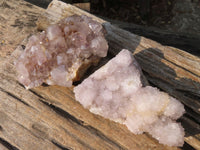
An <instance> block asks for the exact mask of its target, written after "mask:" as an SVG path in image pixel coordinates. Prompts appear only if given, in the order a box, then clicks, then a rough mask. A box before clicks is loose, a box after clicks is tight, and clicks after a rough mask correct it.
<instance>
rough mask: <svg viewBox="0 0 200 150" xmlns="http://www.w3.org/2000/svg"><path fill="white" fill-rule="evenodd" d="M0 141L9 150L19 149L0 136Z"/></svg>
mask: <svg viewBox="0 0 200 150" xmlns="http://www.w3.org/2000/svg"><path fill="white" fill-rule="evenodd" d="M0 143H1V144H2V145H4V146H5V147H6V148H8V149H9V150H19V149H18V148H17V147H15V146H13V145H12V144H10V143H9V142H7V141H6V140H4V139H3V138H1V137H0Z"/></svg>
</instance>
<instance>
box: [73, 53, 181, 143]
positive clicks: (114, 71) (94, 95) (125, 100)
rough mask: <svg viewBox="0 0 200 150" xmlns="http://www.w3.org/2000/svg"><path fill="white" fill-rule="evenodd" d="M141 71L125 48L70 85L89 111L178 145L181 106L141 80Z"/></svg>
mask: <svg viewBox="0 0 200 150" xmlns="http://www.w3.org/2000/svg"><path fill="white" fill-rule="evenodd" d="M140 78H141V70H140V68H139V66H138V64H137V62H136V60H135V59H134V58H133V56H132V54H131V53H130V52H129V51H128V50H122V51H121V52H120V53H119V54H118V55H117V56H116V57H115V58H113V59H112V60H110V61H109V62H108V63H107V64H106V65H104V66H103V67H102V68H100V69H99V70H97V71H96V72H94V73H93V74H92V75H91V76H90V77H89V78H87V79H85V80H84V81H83V82H82V83H81V84H80V85H78V86H77V87H75V88H74V92H75V97H76V100H78V101H79V102H80V103H81V104H82V105H83V106H84V107H85V108H88V109H89V110H90V111H91V112H93V113H95V114H99V115H101V116H103V117H106V118H109V119H111V120H114V121H116V122H119V123H123V124H125V125H126V126H127V127H128V129H129V130H130V131H132V132H133V133H135V134H141V133H143V132H148V133H150V134H151V135H152V136H153V137H154V138H156V139H157V140H158V141H159V142H160V143H163V144H167V145H169V146H182V145H183V143H184V129H183V127H182V126H181V125H180V124H179V123H176V119H178V118H179V117H180V116H182V114H183V113H184V111H185V110H184V107H183V105H182V104H181V103H180V102H179V101H178V100H176V99H175V98H173V97H170V96H169V95H168V94H166V93H164V92H161V91H159V90H158V89H157V88H154V87H151V86H146V87H143V86H142V83H141V79H140Z"/></svg>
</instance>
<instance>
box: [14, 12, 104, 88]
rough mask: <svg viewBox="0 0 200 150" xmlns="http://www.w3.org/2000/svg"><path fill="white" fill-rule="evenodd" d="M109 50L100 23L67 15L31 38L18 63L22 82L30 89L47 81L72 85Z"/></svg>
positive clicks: (17, 67) (87, 18)
mask: <svg viewBox="0 0 200 150" xmlns="http://www.w3.org/2000/svg"><path fill="white" fill-rule="evenodd" d="M107 50H108V44H107V42H106V40H105V38H104V29H103V27H102V25H101V24H100V23H98V22H96V21H94V20H92V19H91V18H89V17H87V16H84V15H82V16H78V15H74V16H71V17H68V18H65V19H63V20H61V21H60V22H59V23H58V24H55V25H51V26H49V27H48V28H47V29H46V31H43V32H41V33H39V34H37V35H33V36H31V37H30V38H29V40H28V43H27V45H26V48H25V50H24V52H23V53H22V54H21V56H20V58H19V60H18V61H17V63H16V69H17V71H18V75H19V77H18V79H19V82H20V83H22V84H23V85H24V86H25V87H26V88H27V89H28V88H32V87H36V86H39V85H41V84H42V83H43V82H46V83H47V84H49V85H54V84H56V85H61V86H66V87H69V86H71V85H72V82H73V81H76V80H78V79H79V78H80V77H81V76H82V75H83V73H84V72H85V70H86V69H87V68H88V67H89V66H90V65H92V64H95V63H97V62H98V60H99V59H100V58H101V57H105V56H106V55H107Z"/></svg>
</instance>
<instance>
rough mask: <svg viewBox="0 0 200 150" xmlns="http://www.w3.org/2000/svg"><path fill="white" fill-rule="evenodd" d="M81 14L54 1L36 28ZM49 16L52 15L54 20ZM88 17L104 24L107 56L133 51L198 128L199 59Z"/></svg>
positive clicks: (153, 82)
mask: <svg viewBox="0 0 200 150" xmlns="http://www.w3.org/2000/svg"><path fill="white" fill-rule="evenodd" d="M56 7H59V8H60V10H62V11H61V12H62V13H59V12H58V11H57V10H58V8H56ZM80 12H81V14H86V15H89V16H91V15H90V14H88V13H86V12H83V11H81V10H79V9H77V8H76V7H71V6H70V5H67V4H62V3H60V2H59V1H56V0H55V1H53V2H52V5H51V4H50V6H49V7H48V9H47V11H46V12H45V13H44V14H43V15H42V16H41V17H40V18H39V20H38V28H39V29H45V28H46V27H47V26H48V25H49V24H51V23H56V22H57V21H58V20H60V19H62V18H63V17H66V16H70V15H72V14H80ZM50 14H54V16H52V15H50ZM56 16H57V17H56ZM91 17H93V18H94V19H95V20H97V21H99V22H101V23H103V24H104V27H105V28H106V30H107V32H108V33H107V40H108V41H109V46H110V50H109V52H111V53H112V54H116V53H118V52H119V51H120V50H121V49H122V48H127V49H129V50H131V51H133V52H134V55H135V57H136V59H137V60H138V62H139V63H140V65H141V67H142V69H143V71H144V72H145V73H146V75H147V77H148V79H149V81H150V82H151V83H152V84H154V85H156V86H157V87H159V88H161V89H162V90H164V91H166V92H168V93H170V94H171V95H172V96H174V97H176V98H178V99H179V100H181V101H182V102H183V103H184V104H185V107H186V110H187V113H186V115H185V116H188V117H189V118H190V119H191V120H193V121H195V122H196V124H197V125H198V126H199V123H200V118H199V117H198V116H199V114H200V111H199V108H200V102H199V99H200V91H199V89H200V78H199V76H200V71H199V68H200V59H199V58H198V57H196V56H193V55H191V54H189V53H187V52H184V51H181V50H179V49H176V48H172V47H167V46H162V45H161V44H159V43H157V42H154V41H152V40H149V39H147V38H144V37H141V36H137V35H134V34H131V33H129V32H127V31H124V30H122V29H119V28H117V27H114V26H112V25H110V24H109V23H106V22H104V21H103V20H99V19H98V18H96V17H94V16H91ZM45 23H46V24H45ZM48 23H49V24H48ZM191 120H190V121H191ZM191 122H192V121H191ZM196 129H197V130H196V132H197V133H199V128H197V127H196Z"/></svg>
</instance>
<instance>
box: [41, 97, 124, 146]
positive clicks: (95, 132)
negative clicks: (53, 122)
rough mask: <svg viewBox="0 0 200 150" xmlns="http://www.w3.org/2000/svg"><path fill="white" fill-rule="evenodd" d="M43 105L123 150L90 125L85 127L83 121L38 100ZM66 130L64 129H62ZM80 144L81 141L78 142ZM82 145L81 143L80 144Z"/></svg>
mask: <svg viewBox="0 0 200 150" xmlns="http://www.w3.org/2000/svg"><path fill="white" fill-rule="evenodd" d="M40 101H41V102H42V103H43V104H45V105H47V106H48V107H50V108H52V109H53V110H54V111H55V112H56V113H58V114H59V115H60V116H62V117H64V118H66V119H69V120H71V121H73V122H75V123H76V124H78V125H80V126H82V127H84V128H85V129H87V130H88V131H89V132H91V133H93V134H95V135H97V136H98V137H100V138H101V139H103V140H105V141H106V142H108V143H110V144H111V145H115V146H116V147H117V148H118V149H125V148H124V147H122V146H121V145H120V144H119V143H116V142H114V141H113V140H111V139H109V138H108V137H106V136H105V135H104V134H103V133H102V132H101V131H99V130H97V129H96V128H94V127H92V126H90V125H86V124H85V123H84V121H82V120H79V119H77V118H75V117H74V116H72V115H71V114H69V113H68V112H66V111H64V110H63V109H61V108H59V107H57V106H55V105H53V104H49V103H47V102H45V101H42V100H40ZM63 129H64V128H63ZM64 130H66V129H64ZM80 142H81V141H80ZM81 143H82V142H81Z"/></svg>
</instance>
